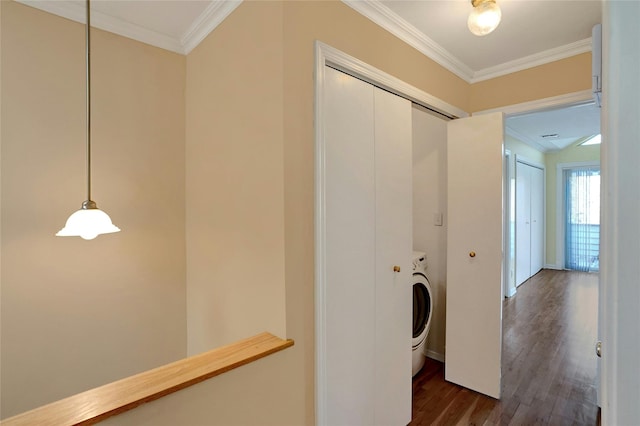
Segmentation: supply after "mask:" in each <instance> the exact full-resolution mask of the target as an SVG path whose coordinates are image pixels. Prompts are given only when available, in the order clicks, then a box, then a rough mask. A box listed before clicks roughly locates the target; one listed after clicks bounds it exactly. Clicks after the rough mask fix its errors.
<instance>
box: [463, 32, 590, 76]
mask: <svg viewBox="0 0 640 426" xmlns="http://www.w3.org/2000/svg"><path fill="white" fill-rule="evenodd" d="M586 52H591V37H589V38H585V39H584V40H579V41H576V42H573V43H569V44H565V45H564V46H558V47H555V48H553V49H549V50H545V51H543V52H538V53H535V54H533V55H529V56H525V57H523V58H519V59H515V60H513V61H509V62H505V63H502V64H499V65H495V66H493V67H489V68H484V69H481V70H479V71H476V72H475V73H473V77H472V78H471V81H470V83H477V82H479V81H484V80H490V79H492V78H496V77H500V76H503V75H506V74H511V73H514V72H518V71H522V70H525V69H528V68H533V67H537V66H539V65H544V64H548V63H550V62H555V61H559V60H561V59H566V58H570V57H571V56H576V55H579V54H581V53H586Z"/></svg>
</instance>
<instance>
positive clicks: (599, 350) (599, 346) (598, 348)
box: [596, 342, 602, 358]
mask: <svg viewBox="0 0 640 426" xmlns="http://www.w3.org/2000/svg"><path fill="white" fill-rule="evenodd" d="M596 355H598V358H602V342H598V343H596Z"/></svg>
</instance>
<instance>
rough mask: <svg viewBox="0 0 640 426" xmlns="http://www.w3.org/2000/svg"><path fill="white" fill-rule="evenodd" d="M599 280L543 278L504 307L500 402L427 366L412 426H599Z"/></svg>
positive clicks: (548, 273) (554, 274)
mask: <svg viewBox="0 0 640 426" xmlns="http://www.w3.org/2000/svg"><path fill="white" fill-rule="evenodd" d="M597 310H598V275H597V274H589V273H585V272H573V271H553V270H542V271H541V272H539V273H538V274H536V275H535V276H533V277H531V278H530V279H529V280H527V281H526V282H525V283H524V284H522V285H521V286H520V287H518V293H517V294H516V296H514V297H512V298H511V299H506V300H505V301H504V302H503V340H502V397H501V399H500V401H497V400H494V399H492V398H489V397H486V396H484V395H481V394H479V393H477V392H474V391H470V390H468V389H465V388H462V387H460V386H457V385H455V384H452V383H448V382H445V381H444V370H443V368H444V367H443V364H442V363H439V362H437V361H433V360H430V359H427V363H426V364H425V367H424V368H423V370H422V371H421V372H420V373H419V374H418V375H417V376H416V377H415V378H414V380H413V392H414V396H413V420H412V422H411V423H410V424H411V425H432V424H438V425H483V424H484V425H533V424H540V425H545V424H548V425H565V424H569V425H571V424H580V425H595V424H598V407H597V405H596V387H595V384H596V357H595V351H594V345H595V342H596V338H597Z"/></svg>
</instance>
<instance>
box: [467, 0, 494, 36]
mask: <svg viewBox="0 0 640 426" xmlns="http://www.w3.org/2000/svg"><path fill="white" fill-rule="evenodd" d="M471 4H472V5H473V10H472V11H471V13H470V14H469V19H468V20H467V26H468V27H469V31H471V32H472V33H473V34H475V35H477V36H483V35H487V34H489V33H490V32H492V31H493V30H495V29H496V28H497V27H498V24H500V19H502V11H501V10H500V7H499V6H498V4H497V3H496V1H495V0H471Z"/></svg>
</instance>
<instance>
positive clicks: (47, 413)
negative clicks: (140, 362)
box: [0, 333, 293, 426]
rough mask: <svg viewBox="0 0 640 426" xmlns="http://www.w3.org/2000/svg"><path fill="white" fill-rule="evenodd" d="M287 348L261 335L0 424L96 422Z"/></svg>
mask: <svg viewBox="0 0 640 426" xmlns="http://www.w3.org/2000/svg"><path fill="white" fill-rule="evenodd" d="M290 346H293V340H291V339H288V340H283V339H280V338H279V337H276V336H274V335H272V334H270V333H261V334H258V335H256V336H253V337H249V338H248V339H244V340H240V341H238V342H235V343H232V344H230V345H227V346H222V347H220V348H217V349H213V350H211V351H209V352H204V353H202V354H199V355H195V356H192V357H189V358H185V359H182V360H179V361H176V362H173V363H171V364H167V365H163V366H161V367H158V368H154V369H153V370H148V371H145V372H143V373H140V374H136V375H135V376H130V377H127V378H124V379H121V380H118V381H116V382H112V383H109V384H106V385H104V386H100V387H97V388H94V389H91V390H88V391H86V392H82V393H79V394H77V395H73V396H70V397H68V398H65V399H61V400H59V401H56V402H53V403H51V404H48V405H43V406H42V407H39V408H36V409H34V410H31V411H27V412H24V413H22V414H18V415H16V416H14V417H10V418H8V419H5V420H3V421H2V422H0V424H2V426H19V425H41V426H46V425H52V426H53V425H56V426H63V425H64V426H67V425H68V426H71V425H87V424H93V423H97V422H99V421H101V420H104V419H106V418H107V417H111V416H114V415H116V414H120V413H123V412H125V411H127V410H130V409H132V408H135V407H137V406H139V405H141V404H144V403H145V402H149V401H153V400H155V399H158V398H161V397H163V396H165V395H168V394H170V393H173V392H176V391H178V390H180V389H184V388H186V387H188V386H191V385H194V384H196V383H199V382H202V381H203V380H207V379H209V378H211V377H214V376H217V375H219V374H222V373H224V372H227V371H229V370H232V369H234V368H236V367H240V366H241V365H244V364H248V363H250V362H252V361H255V360H257V359H260V358H263V357H265V356H267V355H270V354H272V353H275V352H278V351H281V350H283V349H285V348H288V347H290Z"/></svg>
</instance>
